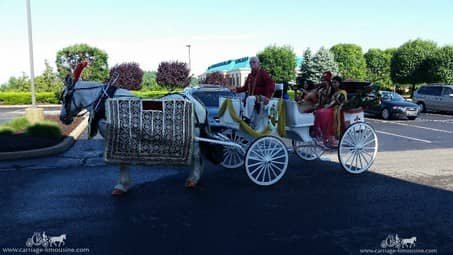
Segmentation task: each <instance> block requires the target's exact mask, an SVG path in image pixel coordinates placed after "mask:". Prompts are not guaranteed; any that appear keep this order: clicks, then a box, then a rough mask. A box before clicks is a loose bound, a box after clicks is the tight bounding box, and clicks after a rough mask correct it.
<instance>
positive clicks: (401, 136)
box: [376, 131, 432, 143]
mask: <svg viewBox="0 0 453 255" xmlns="http://www.w3.org/2000/svg"><path fill="white" fill-rule="evenodd" d="M376 133H381V134H384V135H390V136H396V137H400V138H406V139H409V140H414V141H417V142H423V143H432V142H431V141H429V140H423V139H418V138H415V137H410V136H404V135H398V134H393V133H389V132H384V131H376Z"/></svg>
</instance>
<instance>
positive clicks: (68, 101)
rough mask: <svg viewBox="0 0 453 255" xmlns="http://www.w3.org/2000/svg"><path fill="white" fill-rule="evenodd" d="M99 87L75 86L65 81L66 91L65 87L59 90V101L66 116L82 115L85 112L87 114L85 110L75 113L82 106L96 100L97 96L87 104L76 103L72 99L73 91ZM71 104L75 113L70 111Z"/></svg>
mask: <svg viewBox="0 0 453 255" xmlns="http://www.w3.org/2000/svg"><path fill="white" fill-rule="evenodd" d="M99 87H100V86H93V87H89V88H75V84H68V83H66V82H65V89H66V91H65V89H63V91H62V92H61V95H60V102H61V104H62V106H63V107H64V108H65V111H66V115H67V116H68V117H81V116H84V115H85V114H87V112H84V113H81V114H77V113H79V112H80V111H81V110H82V109H83V108H86V107H88V106H90V105H92V104H94V102H96V100H97V98H96V99H95V100H94V101H93V102H91V103H90V104H88V105H77V104H76V103H75V102H74V100H73V99H74V98H73V96H74V92H75V91H77V90H89V89H96V88H99ZM65 92H66V93H65ZM72 106H74V109H75V110H74V112H77V113H76V114H74V113H73V112H71V107H72Z"/></svg>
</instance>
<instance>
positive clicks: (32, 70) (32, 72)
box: [27, 0, 36, 107]
mask: <svg viewBox="0 0 453 255" xmlns="http://www.w3.org/2000/svg"><path fill="white" fill-rule="evenodd" d="M27 24H28V51H29V53H30V82H31V104H32V105H33V107H36V95H35V67H34V64H33V37H32V33H31V31H32V29H31V8H30V0H27Z"/></svg>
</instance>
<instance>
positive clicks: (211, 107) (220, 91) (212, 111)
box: [185, 84, 236, 129]
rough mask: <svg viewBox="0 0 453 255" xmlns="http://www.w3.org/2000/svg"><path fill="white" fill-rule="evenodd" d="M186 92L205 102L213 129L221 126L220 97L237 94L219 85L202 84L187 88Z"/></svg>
mask: <svg viewBox="0 0 453 255" xmlns="http://www.w3.org/2000/svg"><path fill="white" fill-rule="evenodd" d="M185 93H189V94H191V95H192V96H193V97H195V98H197V99H198V100H199V101H200V102H201V103H203V104H204V106H205V107H206V110H207V112H208V121H209V125H210V127H211V128H212V129H216V128H217V127H219V119H218V118H216V117H217V113H218V110H219V107H220V105H219V98H220V97H229V98H234V97H236V95H235V94H234V93H233V92H232V91H231V90H230V89H229V88H225V87H223V86H219V85H211V84H202V85H199V86H197V87H190V88H186V90H185Z"/></svg>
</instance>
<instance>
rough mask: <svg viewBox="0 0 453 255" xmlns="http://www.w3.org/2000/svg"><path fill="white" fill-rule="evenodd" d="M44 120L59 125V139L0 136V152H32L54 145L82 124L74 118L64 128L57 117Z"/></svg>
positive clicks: (20, 134) (23, 134) (46, 116)
mask: <svg viewBox="0 0 453 255" xmlns="http://www.w3.org/2000/svg"><path fill="white" fill-rule="evenodd" d="M44 118H45V120H50V121H54V122H56V123H58V124H59V125H60V127H61V130H62V133H63V136H62V137H61V138H60V139H52V138H46V137H37V136H30V135H27V134H25V133H17V134H13V135H0V141H1V142H0V152H12V151H24V150H33V149H40V148H45V147H50V146H53V145H56V144H58V143H60V142H61V141H62V140H63V139H65V138H66V137H67V136H68V135H69V134H70V133H71V132H72V130H74V129H75V128H76V127H77V126H78V125H79V124H80V122H82V118H76V119H74V121H73V122H72V123H71V125H68V126H66V125H64V124H63V123H61V122H60V120H59V116H58V115H45V116H44Z"/></svg>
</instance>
